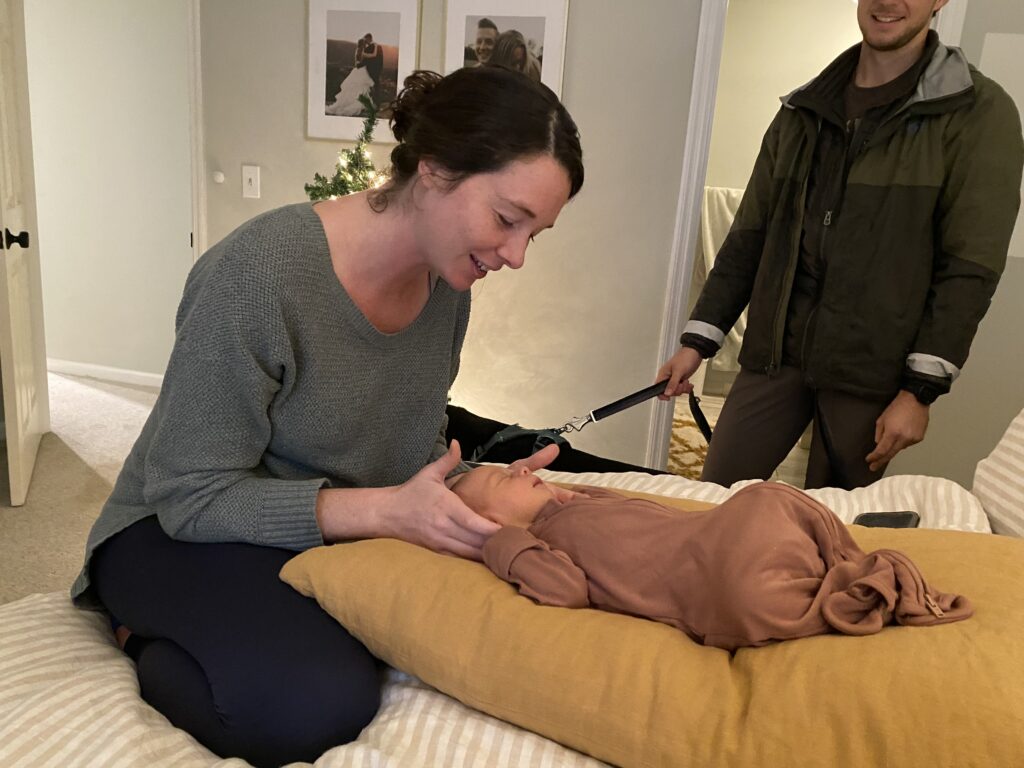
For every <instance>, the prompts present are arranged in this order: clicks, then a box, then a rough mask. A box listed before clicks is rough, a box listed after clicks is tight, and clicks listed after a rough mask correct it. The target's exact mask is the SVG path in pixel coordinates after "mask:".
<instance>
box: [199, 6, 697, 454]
mask: <svg viewBox="0 0 1024 768" xmlns="http://www.w3.org/2000/svg"><path fill="white" fill-rule="evenodd" d="M442 10H443V3H442V1H441V0H424V2H423V3H422V4H421V36H420V39H421V44H420V48H421V53H420V64H421V66H424V67H429V68H439V67H440V66H441V56H442V36H443V27H442V17H443V13H442ZM699 11H700V8H699V3H698V2H697V0H686V2H679V1H678V0H647V1H646V2H643V3H633V4H629V6H627V4H625V3H618V2H611V1H610V0H607V1H605V2H596V1H594V0H588V1H583V0H574V2H572V3H570V8H569V22H568V32H567V42H566V54H565V72H564V78H563V87H562V95H563V99H564V101H565V103H566V105H567V106H568V108H569V110H570V112H571V113H572V114H573V116H574V117H575V119H576V121H577V123H578V124H579V126H580V131H581V134H582V139H583V150H584V156H585V162H586V168H587V181H586V184H585V186H584V188H583V192H582V193H581V194H580V196H579V197H578V199H577V200H575V201H574V202H573V203H572V204H571V205H570V206H568V207H567V208H566V210H565V211H564V213H563V214H562V217H561V218H560V219H559V222H558V225H557V226H556V227H555V229H554V230H553V231H550V232H546V233H544V234H543V235H542V236H541V237H540V238H539V240H538V242H537V244H536V245H534V246H533V247H532V248H531V250H530V253H529V255H528V258H527V264H526V267H525V268H524V269H523V270H521V271H520V272H518V273H507V272H501V273H497V274H494V275H491V276H489V277H488V278H487V279H486V281H483V284H482V285H480V287H479V289H478V290H475V293H474V305H473V319H472V323H471V328H470V332H469V336H468V338H467V341H466V347H465V350H464V354H463V366H462V373H461V374H460V377H459V380H458V382H457V383H456V386H455V389H454V392H453V400H454V401H455V402H456V403H458V404H461V405H464V406H466V407H469V408H470V409H472V410H474V411H475V412H477V413H479V414H481V415H483V416H488V417H491V418H496V419H499V420H502V421H508V422H519V423H521V424H523V425H526V426H531V427H548V426H554V425H556V424H559V423H562V422H563V421H565V420H566V419H568V418H569V417H570V416H573V415H577V414H580V413H584V412H586V411H589V410H590V409H592V408H596V407H598V406H600V405H603V404H605V403H607V402H610V401H611V400H614V399H617V398H618V397H620V396H622V395H624V394H627V393H629V392H631V391H633V390H635V389H639V388H640V387H642V386H644V385H646V384H648V383H649V382H650V381H651V380H652V379H653V375H654V372H655V370H656V369H657V367H658V365H659V364H660V360H658V359H657V358H658V348H657V347H658V334H659V330H660V324H661V319H662V314H663V309H664V304H665V296H666V284H665V282H666V279H667V273H668V263H669V259H670V255H671V253H670V252H671V246H672V235H673V226H674V219H675V206H676V200H677V198H678V192H679V182H680V178H679V174H680V168H681V163H682V152H683V141H684V138H685V137H684V135H683V134H684V126H685V124H686V111H687V105H688V103H689V92H690V81H691V78H692V71H693V58H694V50H695V43H696V34H697V22H698V18H699ZM630 41H640V43H639V44H630ZM625 50H628V51H629V55H628V56H625V55H623V52H624V51H625ZM202 54H203V61H202V69H203V102H204V108H205V116H204V125H205V131H206V162H207V170H208V174H207V177H208V178H209V176H210V174H212V172H214V171H216V170H220V171H222V172H223V173H224V174H225V175H226V177H227V181H226V182H225V183H224V184H223V185H216V184H212V183H210V184H209V186H208V214H209V238H210V242H211V243H212V242H215V241H216V240H217V239H219V238H221V237H223V236H224V235H225V234H227V233H228V232H229V231H230V230H231V229H232V228H233V227H235V226H237V225H238V224H240V223H241V222H243V221H245V220H246V219H248V218H249V217H251V216H253V215H254V214H256V213H258V212H260V211H263V210H266V209H269V208H272V207H275V206H278V205H282V204H285V203H290V202H295V201H299V200H302V199H304V193H303V189H302V187H303V184H304V183H305V182H307V181H309V180H310V179H311V178H312V176H313V173H314V171H320V172H326V171H329V170H330V169H332V168H333V165H334V160H335V155H336V152H337V149H338V147H339V144H338V143H337V142H334V141H325V140H320V139H307V138H306V137H305V121H306V117H305V116H306V105H305V94H306V3H305V2H304V0H287V1H285V0H215V1H209V2H204V3H203V4H202ZM387 151H390V145H381V146H378V147H375V148H374V152H373V154H374V158H375V161H376V162H377V164H378V165H383V164H386V154H385V153H386V152H387ZM243 163H255V164H258V165H260V166H262V169H263V170H262V186H263V190H262V192H263V197H262V198H261V199H259V200H248V199H243V198H242V197H241V192H240V180H239V179H240V172H241V165H242V164H243ZM649 408H650V406H649V405H644V406H638V407H636V408H634V409H631V410H630V411H629V412H626V413H623V414H620V415H617V416H615V417H614V418H613V419H609V420H608V421H607V422H604V423H602V424H600V425H594V426H591V427H588V429H587V431H586V432H583V433H582V434H580V435H578V436H576V437H574V438H573V441H572V442H573V445H575V446H577V447H579V448H582V449H585V450H590V451H594V452H597V453H600V454H603V455H607V456H610V457H613V458H619V459H624V460H629V461H634V462H641V461H642V460H643V457H644V453H645V449H646V441H647V427H648V420H649Z"/></svg>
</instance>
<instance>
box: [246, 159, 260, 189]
mask: <svg viewBox="0 0 1024 768" xmlns="http://www.w3.org/2000/svg"><path fill="white" fill-rule="evenodd" d="M259 196H260V167H259V166H258V165H243V166H242V197H259Z"/></svg>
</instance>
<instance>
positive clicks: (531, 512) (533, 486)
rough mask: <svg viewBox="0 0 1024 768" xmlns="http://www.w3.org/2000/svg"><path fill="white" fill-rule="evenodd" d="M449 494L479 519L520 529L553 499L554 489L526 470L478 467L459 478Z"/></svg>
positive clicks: (488, 466)
mask: <svg viewBox="0 0 1024 768" xmlns="http://www.w3.org/2000/svg"><path fill="white" fill-rule="evenodd" d="M452 491H454V492H455V494H456V495H457V496H458V497H459V498H460V499H462V500H463V501H464V502H465V504H466V506H467V507H469V508H470V509H472V510H473V511H474V512H476V513H477V514H478V515H480V516H482V517H486V518H487V519H488V520H493V521H494V522H496V523H500V524H501V525H516V526H519V527H520V528H526V527H528V526H529V525H530V524H531V523H532V522H533V520H534V518H535V517H537V514H538V513H539V512H540V511H541V510H542V509H543V508H544V505H546V504H547V503H548V502H549V501H551V500H552V499H555V498H556V494H555V489H554V488H553V487H552V486H550V485H548V484H547V483H545V482H544V481H543V480H541V479H540V478H539V477H537V476H536V475H535V474H533V473H532V472H531V471H530V470H528V469H527V468H526V467H518V468H515V467H499V466H491V465H486V466H482V467H477V468H476V469H472V470H470V471H469V472H465V473H463V474H461V475H459V476H458V477H457V478H456V479H455V482H454V483H453V484H452Z"/></svg>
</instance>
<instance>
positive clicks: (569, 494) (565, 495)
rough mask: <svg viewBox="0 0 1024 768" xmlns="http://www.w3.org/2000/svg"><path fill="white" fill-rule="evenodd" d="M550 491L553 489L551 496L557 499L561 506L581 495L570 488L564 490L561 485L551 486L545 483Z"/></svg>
mask: <svg viewBox="0 0 1024 768" xmlns="http://www.w3.org/2000/svg"><path fill="white" fill-rule="evenodd" d="M544 485H546V486H547V487H548V488H549V489H551V495H552V496H554V497H555V501H557V502H558V503H559V504H564V503H565V502H567V501H572V500H573V499H575V498H576V497H577V496H580V495H581V494H579V493H576V491H570V490H569V489H568V488H562V487H561V486H560V485H551V484H550V483H544Z"/></svg>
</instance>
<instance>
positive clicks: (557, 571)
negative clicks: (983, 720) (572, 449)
mask: <svg viewBox="0 0 1024 768" xmlns="http://www.w3.org/2000/svg"><path fill="white" fill-rule="evenodd" d="M574 490H577V491H581V492H582V493H584V494H585V495H584V496H581V497H578V498H576V499H573V500H572V501H568V502H565V503H562V504H559V503H558V502H555V501H552V502H550V503H549V504H548V505H547V506H546V507H545V508H544V509H543V510H542V511H541V512H540V514H539V515H538V516H537V518H536V520H534V522H533V524H532V525H531V526H530V527H529V528H528V529H524V528H515V527H511V526H508V527H504V528H502V529H501V530H499V531H498V532H497V533H495V534H494V535H493V536H492V537H491V538H490V539H489V540H488V541H487V543H486V544H485V546H484V562H485V563H486V564H487V565H488V567H489V568H490V569H491V570H492V571H494V573H496V574H497V575H498V576H499V577H501V578H503V579H505V580H506V581H509V582H511V583H513V584H515V585H516V586H517V587H518V588H519V591H520V592H521V593H522V594H524V595H526V596H528V597H531V598H533V599H534V600H536V601H538V602H540V603H544V604H547V605H559V606H566V607H577V608H582V607H588V606H589V607H593V608H600V609H604V610H609V611H615V612H618V613H626V614H631V615H635V616H642V617H645V618H649V619H654V620H656V621H661V622H664V623H666V624H670V625H672V626H674V627H678V628H679V629H681V630H683V631H684V632H686V633H687V634H688V635H689V636H690V637H691V638H693V639H694V640H696V641H697V642H701V643H704V644H705V645H712V646H717V647H719V648H725V649H727V650H733V649H735V648H740V647H743V646H757V645H764V644H766V643H770V642H773V641H776V640H789V639H793V638H798V637H807V636H810V635H818V634H823V633H826V632H831V631H836V632H842V633H844V634H848V635H866V634H871V633H874V632H878V631H879V630H880V629H881V628H882V627H883V626H885V625H886V624H890V623H893V622H895V623H898V624H904V625H915V626H917V625H927V624H943V623H946V622H951V621H959V620H961V619H966V618H968V617H969V616H971V614H972V613H973V608H972V606H971V604H970V601H968V600H967V599H966V598H964V597H962V596H960V595H953V594H947V593H943V592H938V591H936V590H934V589H932V588H931V587H929V585H928V584H927V582H926V581H925V579H924V576H923V575H922V574H921V572H920V571H919V570H918V569H917V567H916V566H915V565H914V563H913V562H911V561H910V559H909V558H907V557H906V556H905V555H903V554H901V553H899V552H896V551H894V550H889V549H880V550H877V551H875V552H871V553H870V554H865V553H864V552H863V551H862V550H861V549H860V548H859V547H858V546H857V544H856V543H855V542H854V540H853V538H852V537H851V536H850V533H849V531H848V530H847V529H846V526H845V525H843V523H842V521H841V520H840V519H839V518H838V517H836V515H835V514H834V513H833V512H832V511H831V510H829V509H828V508H826V507H824V506H822V505H821V504H819V503H818V502H817V501H815V500H814V499H812V498H811V497H810V496H808V495H806V494H804V493H803V492H801V491H798V490H796V489H794V488H790V487H789V486H786V485H781V484H779V483H770V482H764V483H758V484H756V485H751V486H748V487H747V488H744V489H742V490H740V491H738V492H737V493H736V494H734V495H733V496H732V497H731V498H729V499H728V500H727V501H725V502H723V503H722V504H720V505H718V506H717V507H714V508H712V509H708V510H704V511H701V512H679V511H677V510H673V509H671V508H669V507H666V506H663V505H661V504H657V503H655V502H653V501H648V500H645V499H633V498H627V497H624V496H621V495H619V494H616V493H612V492H611V491H608V490H606V489H602V488H576V489H574Z"/></svg>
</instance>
